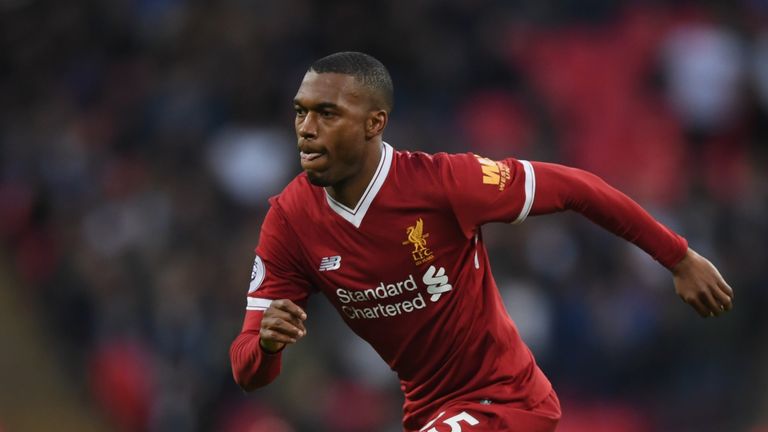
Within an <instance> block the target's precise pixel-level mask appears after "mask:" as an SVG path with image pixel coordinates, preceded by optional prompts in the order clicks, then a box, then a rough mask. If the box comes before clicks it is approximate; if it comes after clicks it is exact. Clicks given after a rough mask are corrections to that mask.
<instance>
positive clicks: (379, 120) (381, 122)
mask: <svg viewBox="0 0 768 432" xmlns="http://www.w3.org/2000/svg"><path fill="white" fill-rule="evenodd" d="M388 119H389V114H388V113H387V112H386V111H384V110H377V111H371V112H369V113H368V118H366V119H365V139H371V138H373V137H375V136H377V135H381V134H382V133H383V132H384V128H385V127H386V126H387V120H388Z"/></svg>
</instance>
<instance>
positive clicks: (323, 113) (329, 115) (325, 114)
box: [320, 111, 336, 119]
mask: <svg viewBox="0 0 768 432" xmlns="http://www.w3.org/2000/svg"><path fill="white" fill-rule="evenodd" d="M320 115H321V116H322V117H323V118H326V119H329V118H333V117H336V113H335V112H333V111H320Z"/></svg>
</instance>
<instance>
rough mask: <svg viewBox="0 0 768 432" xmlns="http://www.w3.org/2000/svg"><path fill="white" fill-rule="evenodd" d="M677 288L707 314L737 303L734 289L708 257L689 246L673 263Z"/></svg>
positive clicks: (700, 311)
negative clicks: (679, 258) (681, 256)
mask: <svg viewBox="0 0 768 432" xmlns="http://www.w3.org/2000/svg"><path fill="white" fill-rule="evenodd" d="M672 274H673V275H674V282H675V292H676V293H677V295H679V296H680V298H682V299H683V301H684V302H686V303H688V304H689V305H691V307H693V308H694V309H696V312H698V313H699V315H701V316H702V317H704V318H707V317H711V316H719V315H720V314H723V313H725V312H727V311H729V310H731V308H732V307H733V289H731V287H730V286H729V285H728V284H727V283H726V282H725V280H724V279H723V277H722V276H721V275H720V272H718V271H717V268H715V266H714V265H712V263H711V262H709V260H708V259H706V258H704V257H703V256H701V255H699V254H697V253H696V252H694V251H693V249H688V252H686V254H685V257H684V258H683V259H682V261H680V262H679V263H677V264H676V265H675V266H674V267H672Z"/></svg>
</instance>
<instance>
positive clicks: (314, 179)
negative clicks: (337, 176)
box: [306, 171, 332, 187]
mask: <svg viewBox="0 0 768 432" xmlns="http://www.w3.org/2000/svg"><path fill="white" fill-rule="evenodd" d="M306 173H307V179H308V180H309V182H310V183H311V184H312V185H313V186H319V187H328V186H332V183H331V182H329V181H328V179H326V178H324V177H323V176H322V175H320V174H318V173H316V172H314V171H306Z"/></svg>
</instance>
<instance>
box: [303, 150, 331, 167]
mask: <svg viewBox="0 0 768 432" xmlns="http://www.w3.org/2000/svg"><path fill="white" fill-rule="evenodd" d="M299 156H300V158H301V167H302V168H303V169H305V170H318V169H322V168H323V165H324V163H325V161H326V160H327V159H328V157H327V156H326V154H325V153H324V152H315V151H300V152H299Z"/></svg>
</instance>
